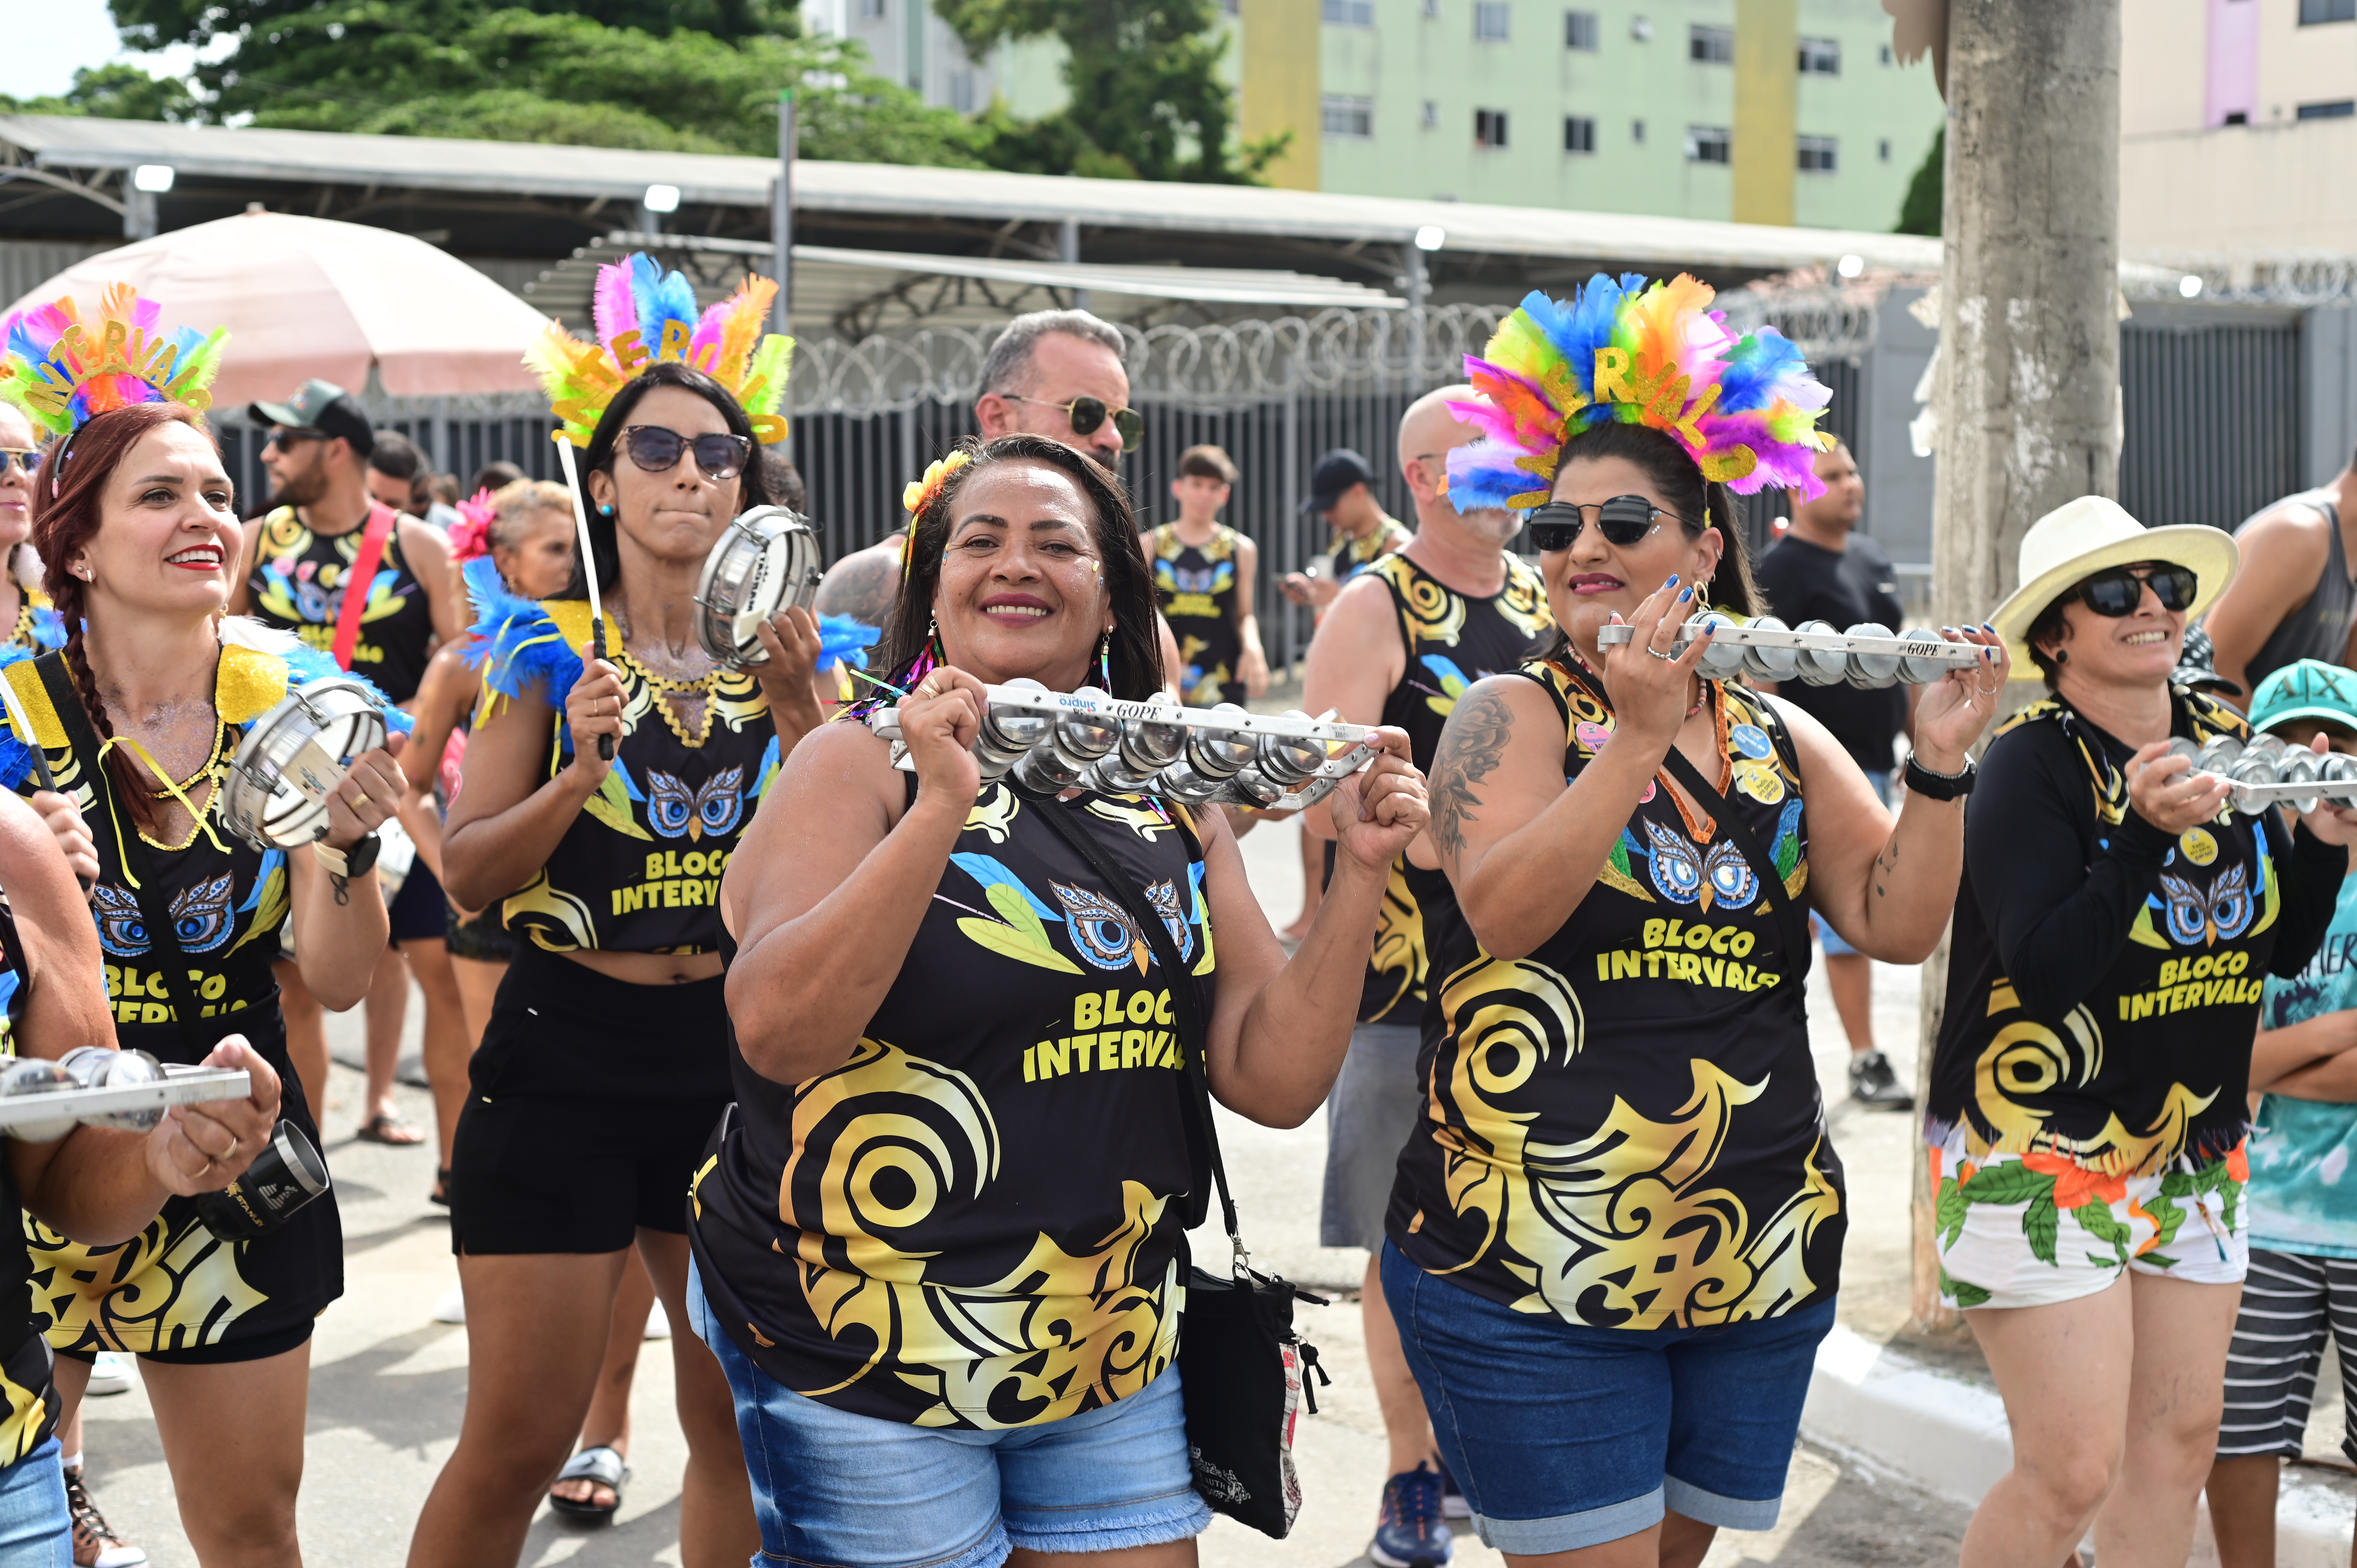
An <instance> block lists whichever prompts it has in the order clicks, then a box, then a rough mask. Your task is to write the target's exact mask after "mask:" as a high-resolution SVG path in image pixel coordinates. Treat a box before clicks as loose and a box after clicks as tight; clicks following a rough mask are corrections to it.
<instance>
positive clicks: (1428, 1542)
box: [1367, 1465, 1449, 1568]
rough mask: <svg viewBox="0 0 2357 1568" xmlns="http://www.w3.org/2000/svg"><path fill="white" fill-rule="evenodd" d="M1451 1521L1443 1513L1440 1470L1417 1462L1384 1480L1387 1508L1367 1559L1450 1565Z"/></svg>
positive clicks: (1392, 1566) (1394, 1566)
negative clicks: (1444, 1517)
mask: <svg viewBox="0 0 2357 1568" xmlns="http://www.w3.org/2000/svg"><path fill="white" fill-rule="evenodd" d="M1448 1542H1449V1530H1448V1520H1445V1519H1443V1518H1441V1516H1440V1473H1439V1472H1438V1471H1437V1470H1431V1469H1427V1468H1426V1467H1425V1466H1421V1465H1419V1466H1416V1467H1415V1469H1413V1470H1409V1471H1406V1472H1405V1473H1403V1474H1401V1475H1397V1476H1394V1477H1392V1478H1391V1479H1390V1480H1388V1481H1385V1482H1384V1483H1383V1511H1382V1512H1381V1513H1379V1514H1377V1515H1376V1517H1375V1539H1374V1541H1373V1543H1372V1544H1371V1545H1370V1546H1369V1547H1368V1548H1367V1559H1368V1561H1369V1562H1371V1563H1376V1564H1377V1565H1378V1568H1448V1552H1449V1546H1448Z"/></svg>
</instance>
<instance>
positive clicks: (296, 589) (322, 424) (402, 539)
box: [230, 381, 464, 1144]
mask: <svg viewBox="0 0 2357 1568" xmlns="http://www.w3.org/2000/svg"><path fill="white" fill-rule="evenodd" d="M246 412H247V415H248V417H249V418H251V419H252V420H253V424H254V426H255V428H256V429H258V430H266V431H268V432H269V437H268V440H267V441H266V442H265V443H264V446H263V448H262V463H263V467H265V468H267V469H269V471H270V481H271V501H272V503H273V504H272V506H271V507H270V509H269V510H267V511H266V512H264V515H262V516H261V517H258V518H254V519H253V520H252V521H248V522H247V523H246V525H245V552H244V554H245V559H244V564H243V569H242V570H241V571H240V572H238V573H237V574H236V576H235V581H236V586H235V588H234V589H233V590H232V592H231V602H230V613H231V614H232V615H250V616H253V618H255V619H257V620H259V621H261V622H263V624H264V625H265V626H274V627H278V628H283V629H285V630H287V631H291V632H293V633H294V634H295V635H296V637H298V638H300V639H303V641H304V642H305V643H307V645H309V646H310V647H312V648H316V649H318V650H322V651H324V652H328V653H331V654H333V655H335V656H336V658H337V660H338V662H339V663H341V664H342V665H343V666H344V668H345V669H347V670H350V671H353V672H355V673H356V674H360V675H362V676H365V677H367V678H368V679H369V680H370V681H372V682H375V683H376V684H377V685H378V686H379V687H380V688H382V690H383V692H384V693H385V694H386V695H387V696H389V697H391V698H392V699H393V701H394V702H396V703H408V702H409V701H410V700H411V699H412V698H413V697H414V696H415V695H416V693H417V683H418V682H419V681H420V680H421V679H423V677H424V676H425V665H426V661H427V660H429V659H430V658H431V657H432V656H433V652H434V649H435V647H436V645H437V644H438V643H440V642H442V641H444V640H447V639H450V638H453V637H456V636H457V634H458V632H459V631H460V630H461V629H462V627H463V624H464V621H463V617H462V615H461V607H460V605H459V602H458V596H457V591H456V585H455V583H454V574H453V573H452V572H451V570H450V547H449V544H448V542H447V540H445V539H444V538H443V536H442V534H441V533H440V532H437V531H436V529H434V528H433V527H432V526H431V525H429V524H427V523H426V522H425V521H421V520H420V519H417V518H414V517H410V516H407V515H405V514H404V513H402V512H400V511H397V510H394V509H393V508H392V507H390V506H387V505H385V504H384V503H383V502H382V501H380V500H378V499H376V498H375V496H374V495H372V494H371V490H370V488H369V458H370V456H371V453H373V452H374V451H375V449H376V445H377V436H376V429H375V426H374V425H373V424H371V423H370V420H369V416H368V415H367V413H364V412H362V410H361V406H360V403H358V402H357V401H356V400H354V399H353V397H352V396H351V394H350V393H349V392H345V391H344V390H343V388H341V387H339V386H337V385H336V384H335V383H333V382H332V381H306V382H304V383H303V385H302V386H301V387H300V388H298V389H297V390H296V392H295V394H294V395H293V396H292V397H289V398H288V399H286V400H285V402H284V403H254V404H253V405H252V406H251V407H250V408H249V409H248V410H247V411H246ZM362 578H365V582H364V583H362V584H361V595H362V598H361V607H360V608H359V609H358V610H357V611H356V613H355V614H354V616H353V617H352V618H350V620H349V621H347V619H346V618H345V616H344V613H343V612H344V602H345V599H346V597H347V596H348V591H349V589H350V587H351V586H352V585H354V584H355V583H359V582H361V579H362ZM392 915H393V926H392V940H391V944H390V945H389V946H388V947H387V948H386V949H385V954H384V958H383V961H382V962H381V963H380V964H379V965H378V967H377V972H376V978H375V980H374V982H373V983H371V985H370V987H369V999H368V1062H369V1094H368V1102H367V1105H366V1106H365V1108H364V1109H363V1112H362V1119H361V1132H360V1135H361V1137H362V1138H364V1139H367V1140H369V1141H371V1142H372V1143H380V1144H420V1143H423V1142H424V1141H425V1133H423V1132H421V1131H420V1130H419V1129H417V1128H414V1127H412V1126H409V1125H408V1124H407V1123H405V1122H402V1121H401V1120H400V1118H399V1117H397V1116H396V1115H395V1114H394V1113H393V1068H394V1063H395V1061H396V1060H397V1058H398V1057H399V1055H400V1049H401V1033H402V1025H403V1022H404V1016H405V1015H406V1014H407V1012H408V1007H409V966H408V964H407V963H406V962H405V961H404V960H403V958H402V956H401V944H402V943H404V941H421V942H422V941H425V940H434V941H440V940H443V937H444V934H445V925H444V919H443V897H442V889H441V886H440V885H439V884H438V883H436V881H435V880H434V875H433V874H432V873H431V872H429V871H428V870H426V868H425V866H424V865H412V866H411V867H410V870H409V872H408V875H407V876H406V878H405V879H404V882H403V884H402V886H401V889H400V891H399V892H398V893H397V894H395V895H394V897H393V910H392ZM277 969H278V984H279V988H280V990H281V992H282V993H283V994H284V1002H285V1013H286V1033H287V1049H288V1052H289V1054H290V1055H291V1056H292V1057H293V1058H294V1060H295V1064H296V1069H297V1071H298V1072H299V1074H300V1075H301V1077H302V1079H303V1088H304V1091H305V1092H306V1094H307V1095H308V1096H310V1098H311V1102H312V1104H313V1105H314V1106H315V1107H316V1108H317V1109H318V1110H319V1111H320V1112H323V1113H324V1112H325V1110H326V1099H325V1095H326V1091H327V1072H328V1046H327V1026H326V1020H325V1018H324V1016H323V1015H322V1014H321V1012H320V1008H319V1004H318V1003H317V1001H316V1000H315V999H314V998H313V997H312V996H311V994H310V993H309V992H307V991H306V990H305V989H304V987H303V982H302V978H301V976H300V975H299V974H298V973H297V972H296V968H295V965H294V964H293V963H292V962H291V961H283V962H281V963H280V964H279V965H278V966H277Z"/></svg>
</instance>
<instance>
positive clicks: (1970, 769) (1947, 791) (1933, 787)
mask: <svg viewBox="0 0 2357 1568" xmlns="http://www.w3.org/2000/svg"><path fill="white" fill-rule="evenodd" d="M1979 778H1980V769H1979V768H1977V767H1975V765H1974V763H1973V759H1972V758H1971V757H1966V758H1964V771H1963V772H1962V773H1934V772H1932V770H1931V769H1930V768H1926V767H1924V766H1923V765H1922V764H1921V763H1920V762H1918V761H1916V760H1915V759H1914V758H1913V757H1909V758H1908V759H1907V773H1906V781H1907V788H1909V789H1912V790H1914V791H1915V793H1917V794H1918V795H1921V796H1922V797H1923V798H1924V799H1925V800H1963V799H1964V797H1965V796H1967V795H1969V794H1971V793H1972V792H1973V785H1974V783H1975V780H1977V779H1979Z"/></svg>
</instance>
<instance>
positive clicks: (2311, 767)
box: [2162, 735, 2357, 816]
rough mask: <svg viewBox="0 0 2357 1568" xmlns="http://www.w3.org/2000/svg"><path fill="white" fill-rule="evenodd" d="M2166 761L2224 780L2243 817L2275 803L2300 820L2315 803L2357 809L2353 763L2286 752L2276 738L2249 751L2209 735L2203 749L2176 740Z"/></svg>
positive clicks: (2331, 755) (2293, 749) (2255, 742)
mask: <svg viewBox="0 0 2357 1568" xmlns="http://www.w3.org/2000/svg"><path fill="white" fill-rule="evenodd" d="M2162 755H2163V756H2166V757H2184V758H2186V759H2187V760H2188V761H2190V762H2191V763H2192V764H2193V767H2192V769H2191V772H2193V773H2207V774H2212V775H2215V776H2216V777H2218V778H2221V779H2225V780H2226V786H2227V795H2226V799H2227V800H2229V801H2230V802H2231V803H2232V804H2233V808H2234V810H2236V811H2240V812H2242V813H2243V814H2244V816H2249V815H2251V814H2252V813H2254V812H2255V811H2260V810H2262V809H2264V808H2266V807H2268V806H2273V805H2276V804H2277V803H2281V804H2283V805H2287V806H2289V807H2290V808H2291V809H2292V810H2293V811H2298V812H2299V813H2300V814H2302V815H2303V816H2304V815H2306V814H2307V813H2308V812H2309V811H2314V810H2316V807H2317V802H2318V801H2319V800H2331V801H2333V802H2335V803H2337V804H2341V805H2350V804H2357V757H2347V756H2344V755H2342V754H2341V753H2340V752H2337V751H2332V752H2326V753H2325V754H2323V755H2322V756H2319V755H2318V754H2317V753H2315V752H2313V751H2310V750H2309V749H2308V747H2306V746H2287V745H2285V744H2284V738H2283V736H2279V735H2263V736H2256V737H2255V738H2254V739H2252V740H2251V741H2250V742H2249V743H2248V744H2247V745H2246V744H2244V742H2242V741H2240V740H2237V739H2235V738H2234V737H2233V736H2231V735H2213V736H2211V737H2210V738H2209V740H2208V741H2206V742H2204V743H2203V744H2202V745H2200V746H2196V745H2194V744H2193V742H2191V741H2190V740H2188V739H2186V738H2185V737H2184V736H2177V737H2176V738H2175V739H2173V740H2171V741H2170V742H2169V749H2168V750H2167V751H2166V752H2164V753H2163V754H2162Z"/></svg>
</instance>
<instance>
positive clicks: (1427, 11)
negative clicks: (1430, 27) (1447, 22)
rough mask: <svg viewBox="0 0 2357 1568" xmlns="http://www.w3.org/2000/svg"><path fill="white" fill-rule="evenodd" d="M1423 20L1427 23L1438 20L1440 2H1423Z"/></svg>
mask: <svg viewBox="0 0 2357 1568" xmlns="http://www.w3.org/2000/svg"><path fill="white" fill-rule="evenodd" d="M1424 19H1425V20H1426V21H1427V22H1437V21H1438V20H1440V0H1424Z"/></svg>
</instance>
